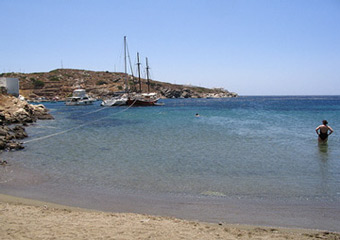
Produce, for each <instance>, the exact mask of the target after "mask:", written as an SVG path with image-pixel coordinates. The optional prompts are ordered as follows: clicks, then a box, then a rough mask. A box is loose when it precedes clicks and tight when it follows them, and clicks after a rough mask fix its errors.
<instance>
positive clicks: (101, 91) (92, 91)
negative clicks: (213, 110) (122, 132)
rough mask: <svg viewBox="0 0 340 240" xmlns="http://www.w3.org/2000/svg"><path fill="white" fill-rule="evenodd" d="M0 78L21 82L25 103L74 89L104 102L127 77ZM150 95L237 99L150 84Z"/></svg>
mask: <svg viewBox="0 0 340 240" xmlns="http://www.w3.org/2000/svg"><path fill="white" fill-rule="evenodd" d="M0 77H15V78H19V81H20V94H21V95H22V96H24V97H25V98H26V99H29V100H34V99H38V98H45V99H53V98H59V99H65V98H66V97H69V96H70V95H71V94H72V92H73V90H74V89H77V88H83V89H85V90H86V91H87V93H88V94H89V95H90V96H91V97H94V98H98V99H105V98H109V97H111V96H112V95H113V93H114V92H117V91H123V90H124V88H125V79H126V75H125V74H124V73H120V72H109V71H88V70H77V69H56V70H53V71H50V72H39V73H2V74H0ZM128 80H129V88H130V90H131V91H136V90H137V88H138V83H137V78H133V77H132V76H131V75H129V76H128ZM141 81H142V91H143V92H146V91H147V84H146V79H141ZM150 91H152V92H157V93H158V94H159V95H160V96H161V97H162V98H207V97H209V98H224V97H237V94H236V93H232V92H229V91H227V90H225V89H222V88H213V89H209V88H203V87H196V86H185V85H177V84H170V83H164V82H160V81H154V80H150Z"/></svg>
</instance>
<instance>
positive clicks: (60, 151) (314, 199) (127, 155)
mask: <svg viewBox="0 0 340 240" xmlns="http://www.w3.org/2000/svg"><path fill="white" fill-rule="evenodd" d="M161 102H163V103H164V105H163V106H156V107H131V108H128V107H112V108H103V107H100V102H96V103H95V104H94V105H91V106H65V105H64V103H62V102H59V103H44V105H45V106H46V107H47V108H48V109H50V113H51V114H52V115H53V116H54V117H55V120H46V121H38V122H36V123H34V124H32V125H30V126H29V127H27V128H26V130H27V132H28V135H29V138H27V139H24V140H23V141H25V149H24V150H22V151H17V152H4V153H2V154H1V156H0V157H1V158H3V159H6V160H7V161H8V162H9V163H10V164H9V166H7V167H1V169H0V173H1V175H0V193H4V194H10V195H15V196H20V197H27V198H33V199H38V200H44V201H49V202H55V203H60V204H66V205H72V206H79V207H84V208H92V209H98V210H105V211H115V212H136V213H147V214H156V215H166V216H175V217H179V218H185V219H193V220H202V221H208V222H227V223H242V224H255V225H266V226H281V227H297V228H314V229H323V230H332V231H340V134H339V131H340V96H265V97H263V96H256V97H255V96H249V97H238V98H226V99H165V100H161ZM196 113H198V114H199V115H200V117H195V114H196ZM323 119H327V120H328V122H329V125H330V126H331V127H332V128H333V129H334V130H335V132H334V134H332V135H331V136H330V137H329V141H328V143H327V144H324V145H319V144H318V141H317V135H316V133H315V128H316V127H317V126H318V125H320V124H321V121H322V120H323Z"/></svg>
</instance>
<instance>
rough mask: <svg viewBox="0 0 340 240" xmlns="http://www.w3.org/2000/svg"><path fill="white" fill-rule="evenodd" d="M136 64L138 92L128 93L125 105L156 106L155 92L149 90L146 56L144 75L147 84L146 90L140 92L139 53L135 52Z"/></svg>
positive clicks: (156, 97)
mask: <svg viewBox="0 0 340 240" xmlns="http://www.w3.org/2000/svg"><path fill="white" fill-rule="evenodd" d="M137 61H138V63H137V66H138V82H139V93H134V94H129V95H128V100H127V105H129V106H131V105H133V106H156V105H158V104H157V101H158V100H159V98H158V96H157V93H155V92H150V77H149V69H150V68H149V64H148V58H146V76H147V85H148V92H147V93H142V83H141V78H140V62H139V53H137Z"/></svg>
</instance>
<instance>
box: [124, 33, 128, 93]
mask: <svg viewBox="0 0 340 240" xmlns="http://www.w3.org/2000/svg"><path fill="white" fill-rule="evenodd" d="M124 67H125V69H124V70H125V92H128V74H127V64H126V36H124Z"/></svg>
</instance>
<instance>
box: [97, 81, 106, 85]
mask: <svg viewBox="0 0 340 240" xmlns="http://www.w3.org/2000/svg"><path fill="white" fill-rule="evenodd" d="M104 84H107V82H105V81H104V80H98V81H97V82H96V85H104Z"/></svg>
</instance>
